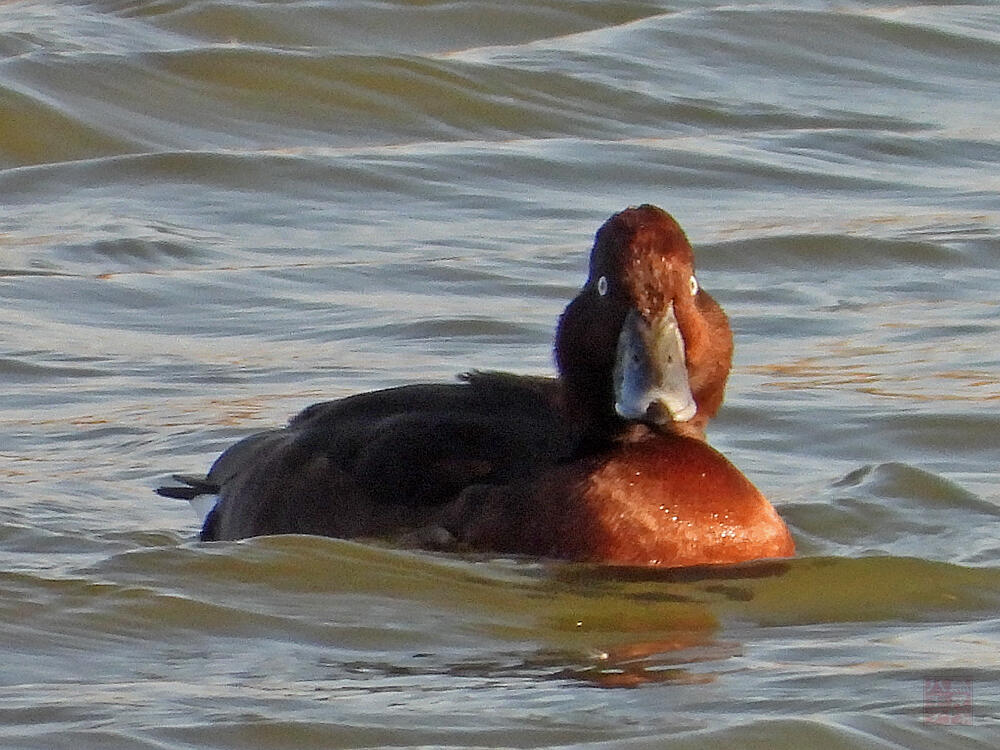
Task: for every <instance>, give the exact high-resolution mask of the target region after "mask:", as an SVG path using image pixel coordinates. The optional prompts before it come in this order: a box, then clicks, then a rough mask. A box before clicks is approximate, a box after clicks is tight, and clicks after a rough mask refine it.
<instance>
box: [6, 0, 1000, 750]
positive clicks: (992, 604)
mask: <svg viewBox="0 0 1000 750" xmlns="http://www.w3.org/2000/svg"><path fill="white" fill-rule="evenodd" d="M0 54H2V56H3V59H2V61H0V195H2V201H3V210H2V211H0V296H2V300H3V305H2V309H0V332H2V334H0V381H2V383H3V386H4V387H3V396H2V399H0V477H2V483H0V498H2V504H0V611H2V614H0V635H2V642H3V644H4V666H3V669H2V670H0V744H2V745H3V746H4V747H10V748H46V749H49V748H61V747H73V748H80V747H95V748H96V747H100V748H167V749H169V750H177V749H180V748H189V747H198V748H242V747H254V748H292V747H294V748H309V747H316V748H320V747H322V748H329V747H385V746H399V747H416V746H456V747H468V746H477V747H541V746H560V747H598V746H607V747H634V748H639V747H657V748H661V747H670V748H693V747H703V746H706V745H709V746H716V745H718V746H738V747H768V748H783V747H788V748H800V747H818V748H873V747H875V748H898V747H911V748H940V747H949V748H951V747H955V748H980V747H982V748H986V747H995V746H996V738H997V736H998V735H997V728H998V718H1000V687H998V676H1000V659H998V657H997V653H998V648H997V646H998V624H1000V617H998V612H1000V563H998V560H1000V539H998V534H997V531H996V529H997V528H998V527H997V522H998V520H1000V492H998V489H997V483H996V464H997V458H998V453H997V437H996V436H997V434H998V430H1000V418H998V415H997V409H996V406H997V404H998V401H1000V362H998V358H997V344H996V342H997V340H998V338H997V336H998V317H997V307H996V305H997V302H996V299H997V289H998V288H1000V263H998V257H1000V199H998V188H1000V182H998V177H997V173H998V172H997V163H998V161H1000V130H998V128H997V125H996V113H997V104H996V103H997V101H1000V11H998V10H997V8H996V6H995V5H993V4H991V3H967V4H961V5H958V4H955V5H952V4H934V5H931V4H929V5H919V6H914V5H906V4H898V3H883V2H855V3H837V4H831V3H825V2H810V3H778V2H769V3H761V4H756V5H728V6H727V5H717V4H714V3H710V2H674V3H667V2H657V1H654V0H646V1H644V2H589V1H587V0H566V1H561V0H560V1H555V0H552V1H549V2H539V1H534V0H532V1H526V2H521V3H510V4H499V3H492V2H473V1H470V2H456V3H435V2H427V3H405V2H375V1H374V0H357V1H356V2H345V3H335V2H321V1H320V0H314V1H312V2H283V3H261V2H234V1H230V0H216V1H212V0H209V1H206V2H193V1H191V0H172V1H170V2H142V3H140V2H135V1H134V0H107V1H105V2H90V3H85V2H46V1H42V0H38V1H36V2H7V3H4V4H2V5H0ZM644 201H649V202H653V203H657V204H659V205H661V206H663V207H664V208H666V209H668V210H669V211H671V212H672V213H673V214H674V215H675V216H676V217H677V218H678V220H679V221H680V223H681V224H682V226H684V227H685V228H686V229H687V231H688V234H689V236H690V237H691V239H692V242H693V243H694V244H695V247H696V252H697V257H698V262H699V269H700V274H699V275H700V279H701V282H702V284H703V285H704V287H705V288H706V289H708V290H709V291H711V293H712V294H713V295H714V296H715V297H716V298H717V299H719V301H720V302H721V303H722V304H723V305H724V306H725V307H726V309H727V310H728V312H729V314H730V316H731V319H732V321H733V326H734V329H735V333H736V342H737V351H736V361H735V369H734V375H733V377H732V378H731V381H730V387H729V391H728V397H727V403H726V406H725V407H724V408H723V411H722V413H721V415H720V417H719V419H718V420H717V421H716V422H715V423H714V426H713V430H712V432H711V434H710V438H711V440H712V442H713V444H715V445H716V446H717V447H719V448H720V449H721V450H722V451H723V452H725V453H726V454H727V455H728V456H729V457H730V458H731V459H732V460H733V461H734V462H735V463H736V464H737V465H738V466H740V467H741V468H742V469H743V470H744V471H745V472H746V473H747V474H748V475H749V476H750V477H751V478H752V479H753V480H754V481H755V483H756V484H757V485H758V486H759V487H760V488H761V489H762V490H763V491H764V492H765V494H767V495H768V496H769V497H770V498H771V499H772V501H773V502H774V504H775V505H776V506H777V508H778V509H779V511H780V512H781V513H782V515H783V516H784V517H785V518H786V519H787V520H788V522H789V524H790V526H791V528H792V530H793V532H794V534H795V536H796V539H797V542H798V545H799V550H800V555H799V557H798V558H797V559H795V560H793V561H790V562H787V563H781V564H770V563H767V564H761V565H752V566H747V567H746V568H743V569H738V570H729V571H724V572H723V573H716V574H709V573H708V572H705V571H702V572H699V573H696V574H695V573H673V572H664V571H660V572H648V571H635V570H616V569H610V570H609V569H603V568H599V567H597V568H595V567H586V566H573V565H565V564H555V563H549V562H544V561H537V560H511V559H495V558H490V557H478V556H477V557H456V556H445V555H435V554H428V553H421V552H417V551H412V550H402V549H395V548H392V547H388V546H384V545H364V544H358V543H354V542H345V541H338V540H328V539H310V538H292V537H289V538H272V539H257V540H250V541H246V542H241V543H233V544H214V545H202V544H199V543H197V542H196V541H194V538H195V535H196V532H197V522H196V519H195V516H194V515H193V514H192V513H191V512H190V509H188V508H187V507H186V505H185V504H183V503H177V502H172V501H169V500H166V499H163V498H159V497H156V496H155V495H153V494H152V488H153V487H155V486H157V485H158V484H159V483H160V482H161V481H162V480H163V479H164V478H166V476H167V475H168V474H169V473H170V472H173V471H187V472H197V471H199V470H204V469H205V468H206V466H207V465H208V463H209V462H210V461H211V460H212V459H213V458H214V456H215V455H216V454H217V453H218V452H219V451H220V450H222V449H223V448H224V447H226V446H227V445H229V444H231V443H232V442H234V441H235V440H237V439H238V438H240V437H241V436H244V435H247V434H249V433H251V432H253V431H255V430H259V429H262V428H265V427H270V426H273V425H276V424H281V423H282V422H283V421H284V420H285V419H286V418H287V417H288V416H289V415H291V414H292V413H294V412H295V411H297V410H298V409H300V408H301V407H303V406H305V405H307V404H309V403H311V402H313V401H315V400H318V399H325V398H333V397H337V396H343V395H347V394H350V393H354V392H357V391H361V390H370V389H373V388H379V387H384V386H390V385H396V384H401V383H405V382H412V381H416V380H422V381H447V380H449V379H451V378H452V377H453V376H454V374H455V373H458V372H461V371H463V370H466V369H469V368H472V367H478V368H502V369H507V370H514V371H517V372H524V373H549V372H551V371H552V364H551V354H550V347H551V335H552V330H553V327H554V321H555V318H556V316H557V315H558V314H559V312H560V311H561V309H562V307H563V305H564V304H565V302H566V300H568V299H569V298H570V297H571V296H572V295H573V294H574V293H575V290H576V289H577V288H578V286H579V284H580V283H581V281H582V279H583V274H584V268H585V263H586V253H587V250H588V249H589V244H590V241H591V238H592V235H593V232H594V231H595V230H596V228H597V227H598V226H599V225H600V223H601V222H603V221H604V219H606V218H607V217H608V216H609V215H610V214H611V213H613V212H615V211H617V210H620V209H621V208H623V207H625V206H626V205H629V204H634V203H639V202H644ZM944 680H947V681H948V682H942V681H944ZM943 689H947V690H949V691H950V693H945V694H942V693H941V692H940V691H941V690H943ZM970 692H971V695H970Z"/></svg>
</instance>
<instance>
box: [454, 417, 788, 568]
mask: <svg viewBox="0 0 1000 750" xmlns="http://www.w3.org/2000/svg"><path fill="white" fill-rule="evenodd" d="M450 514H451V515H450V518H449V521H448V523H449V526H450V528H451V529H452V531H453V533H456V535H457V536H458V537H459V538H460V539H461V540H462V541H463V542H465V543H467V544H469V545H471V546H473V547H475V548H478V549H493V550H496V551H500V552H509V553H521V554H529V555H542V556H546V557H555V558H563V559H569V560H577V561H587V562H608V563H616V564H623V565H661V566H678V567H679V566H687V565H707V564H717V563H736V562H744V561H748V560H755V559H759V558H766V557H788V556H790V555H793V554H794V552H795V545H794V542H793V541H792V537H791V535H790V534H789V532H788V528H787V527H786V526H785V523H784V522H783V521H782V520H781V518H780V517H779V516H778V514H777V513H776V512H775V510H774V508H773V507H772V506H771V504H770V503H769V502H768V501H767V500H766V499H765V498H764V496H763V495H761V494H760V492H758V490H757V489H756V488H755V487H754V486H753V485H752V484H751V483H750V481H749V480H747V478H746V477H745V476H743V474H742V473H741V472H740V471H739V470H738V469H737V468H736V467H735V466H733V465H732V464H731V463H730V462H729V461H728V460H726V458H725V457H724V456H723V455H722V454H721V453H719V452H718V451H716V450H714V449H713V448H711V447H710V446H708V445H707V444H705V443H704V442H702V441H700V440H697V439H692V438H688V437H683V436H672V435H669V436H665V435H656V436H650V437H647V438H646V439H643V440H641V441H639V442H635V443H625V444H622V445H619V446H616V447H615V448H614V449H613V450H611V451H609V452H606V453H603V454H599V455H593V456H590V457H587V458H585V459H581V460H579V461H577V462H574V463H571V464H567V465H564V466H560V467H558V468H556V469H553V470H552V471H549V472H547V473H546V474H545V475H544V476H542V477H539V478H537V479H536V480H534V481H531V482H527V483H524V484H522V485H520V486H508V487H493V488H487V487H481V488H470V489H469V490H467V491H466V493H465V495H463V497H462V498H460V500H459V502H458V503H456V505H455V506H454V507H453V508H452V509H450Z"/></svg>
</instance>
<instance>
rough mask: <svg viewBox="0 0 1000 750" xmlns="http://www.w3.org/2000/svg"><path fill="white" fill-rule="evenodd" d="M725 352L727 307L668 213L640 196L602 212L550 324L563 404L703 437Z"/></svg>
mask: <svg viewBox="0 0 1000 750" xmlns="http://www.w3.org/2000/svg"><path fill="white" fill-rule="evenodd" d="M732 353H733V336H732V331H731V330H730V328H729V321H728V320H727V318H726V314H725V313H724V312H723V311H722V308H721V307H720V306H719V305H718V303H717V302H716V301H715V300H714V299H712V297H711V296H710V295H709V294H708V292H706V291H705V290H704V289H702V288H701V285H700V284H699V283H698V279H697V277H696V276H695V269H694V253H693V252H692V250H691V245H690V244H689V243H688V241H687V237H686V236H685V235H684V231H683V230H682V229H681V228H680V226H679V225H678V224H677V222H676V221H675V220H674V219H673V217H672V216H670V214H668V213H667V212H665V211H663V210H662V209H660V208H657V207H656V206H651V205H643V206H638V207H636V208H628V209H626V210H625V211H622V212H621V213H618V214H615V215H614V216H612V217H611V218H610V219H608V221H606V222H605V223H604V225H603V226H602V227H601V228H600V229H599V230H598V231H597V236H596V238H595V240H594V247H593V250H592V251H591V255H590V270H589V274H588V276H587V281H586V283H585V284H584V286H583V288H582V289H581V290H580V293H579V294H578V295H577V296H576V297H575V298H574V299H573V300H572V301H571V302H570V303H569V305H568V306H567V307H566V310H565V311H564V312H563V314H562V317H561V318H560V319H559V326H558V329H557V331H556V343H555V354H556V365H557V367H558V369H559V375H560V379H561V380H562V382H563V384H564V386H565V392H566V395H567V399H568V400H569V402H570V404H571V405H572V406H574V407H575V408H578V409H582V410H583V411H584V412H585V414H586V415H587V417H588V418H589V420H590V421H591V423H592V424H594V425H595V426H597V427H598V428H599V429H608V426H609V425H611V424H618V425H621V424H622V423H635V422H640V423H644V424H646V425H649V426H651V427H653V428H654V429H657V430H659V431H664V432H680V433H684V434H692V435H696V436H703V433H704V427H705V424H706V423H707V422H708V420H709V419H710V418H711V417H713V416H714V415H715V413H716V412H717V411H718V409H719V406H720V405H721V404H722V399H723V396H724V393H725V386H726V379H727V378H728V376H729V369H730V365H731V362H732Z"/></svg>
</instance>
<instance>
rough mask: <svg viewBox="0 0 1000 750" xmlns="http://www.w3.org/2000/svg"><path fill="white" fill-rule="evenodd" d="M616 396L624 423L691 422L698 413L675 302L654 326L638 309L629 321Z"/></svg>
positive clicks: (619, 352) (618, 361) (620, 342)
mask: <svg viewBox="0 0 1000 750" xmlns="http://www.w3.org/2000/svg"><path fill="white" fill-rule="evenodd" d="M614 392H615V411H616V412H618V415H619V416H620V417H622V418H623V419H629V420H637V421H643V422H652V423H654V424H667V423H668V422H687V421H688V420H690V419H691V418H693V417H694V415H695V413H696V412H697V411H698V405H697V404H696V403H695V401H694V396H693V395H692V394H691V385H690V383H689V382H688V373H687V363H686V360H685V357H684V337H683V336H681V331H680V328H679V327H678V325H677V317H676V315H674V304H673V302H671V303H670V304H669V306H668V307H667V310H666V312H665V313H664V314H663V315H662V316H661V317H659V318H657V319H655V320H653V321H652V322H650V321H647V320H646V319H645V318H643V316H642V315H640V314H639V312H638V311H636V310H630V311H629V313H628V315H627V316H626V317H625V323H624V324H623V325H622V330H621V333H620V334H619V336H618V350H617V353H616V355H615V368H614Z"/></svg>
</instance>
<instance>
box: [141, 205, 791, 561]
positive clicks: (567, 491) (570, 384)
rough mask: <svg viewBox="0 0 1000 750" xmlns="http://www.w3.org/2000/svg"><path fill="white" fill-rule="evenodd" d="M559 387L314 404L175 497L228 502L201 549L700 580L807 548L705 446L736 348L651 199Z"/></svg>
mask: <svg viewBox="0 0 1000 750" xmlns="http://www.w3.org/2000/svg"><path fill="white" fill-rule="evenodd" d="M554 354H555V364H556V371H557V375H556V377H545V376H535V375H518V374H513V373H506V372H492V371H471V372H468V373H465V374H463V375H461V376H460V377H459V379H458V382H452V383H420V384H412V385H404V386H399V387H395V388H387V389H382V390H377V391H371V392H367V393H360V394H355V395H352V396H347V397H345V398H341V399H338V400H334V401H327V402H322V403H318V404H313V405H312V406H309V407H307V408H305V409H304V410H303V411H301V412H300V413H299V414H297V415H296V416H294V417H293V418H292V419H291V420H290V421H289V423H288V424H287V426H284V427H280V428H276V429H271V430H266V431H264V432H260V433H257V434H254V435H251V436H249V437H246V438H244V439H243V440H241V441H239V442H237V443H236V444H235V445H233V446H232V447H230V448H229V449H227V450H226V451H224V452H223V453H222V455H220V456H219V458H218V459H216V461H215V462H214V463H213V464H212V466H211V468H210V469H209V471H208V474H207V475H205V476H191V475H174V479H175V480H177V481H178V484H176V485H168V486H163V487H160V488H158V489H157V490H156V491H157V492H158V493H159V494H160V495H163V496H166V497H172V498H181V499H186V500H189V501H191V502H192V503H195V502H198V501H204V500H205V499H206V498H207V499H209V503H208V505H209V506H210V509H209V511H208V513H207V516H206V517H205V519H204V522H203V524H202V527H201V532H200V535H199V538H200V539H201V540H202V541H206V542H209V541H224V540H238V539H244V538H248V537H255V536H264V535H272V534H314V535H322V536H329V537H338V538H346V539H359V538H360V539H365V538H369V539H379V538H382V539H386V538H388V539H402V538H404V537H405V538H406V539H407V540H413V539H416V540H418V542H417V543H418V544H419V545H420V546H426V547H431V548H436V549H441V548H446V549H455V550H466V551H475V552H482V553H492V554H511V555H523V556H530V557H537V558H548V559H559V560H566V561H573V562H583V563H599V564H614V565H639V566H659V567H689V566H700V565H715V564H734V563H743V562H748V561H752V560H757V559H762V558H782V557H790V556H792V555H794V553H795V545H794V540H793V538H792V536H791V533H790V532H789V530H788V527H787V526H786V524H785V523H784V521H783V520H782V519H781V517H780V516H779V514H778V513H777V511H776V510H775V508H774V507H773V506H772V505H771V503H770V502H769V501H768V500H767V499H766V498H765V497H764V496H763V495H762V494H761V492H760V491H759V490H758V489H757V488H756V487H755V486H754V485H753V484H752V483H751V482H750V480H749V479H747V478H746V476H745V475H744V474H743V473H742V472H741V471H740V470H739V469H738V468H736V466H735V465H734V464H732V463H731V462H730V461H729V460H728V459H727V458H726V457H725V456H723V455H722V454H721V453H720V452H719V451H717V450H716V449H714V448H712V447H711V446H710V445H709V444H708V442H707V439H706V428H707V425H708V423H709V421H710V420H711V419H712V418H713V417H714V416H715V415H716V414H717V412H718V410H719V408H720V407H721V405H722V403H723V400H724V394H725V386H726V381H727V379H728V376H729V372H730V369H731V365H732V354H733V335H732V330H731V328H730V326H729V321H728V318H727V316H726V314H725V312H724V311H723V309H722V307H721V306H720V305H719V304H718V302H716V301H715V299H714V298H713V297H712V296H711V295H710V294H709V293H708V292H707V291H706V290H705V289H703V288H702V286H701V284H700V282H699V280H698V277H697V276H696V274H695V266H694V252H693V250H692V248H691V245H690V243H689V242H688V239H687V237H686V235H685V233H684V231H683V230H682V229H681V227H680V225H679V224H678V223H677V221H676V220H675V219H674V218H673V217H672V216H671V215H670V214H669V213H667V212H666V211H664V210H663V209H661V208H659V207H657V206H654V205H651V204H643V205H639V206H633V207H629V208H626V209H625V210H623V211H620V212H618V213H616V214H614V215H613V216H611V217H610V218H609V219H608V220H607V221H606V222H604V224H603V225H602V226H601V227H600V228H599V229H598V231H597V233H596V235H595V238H594V243H593V246H592V249H591V252H590V260H589V268H588V273H587V278H586V280H585V281H584V283H583V286H582V288H581V289H580V291H579V293H578V294H577V295H576V296H575V297H574V298H573V299H572V300H571V301H570V302H569V304H568V305H567V306H566V308H565V310H564V311H563V313H562V315H561V316H560V317H559V320H558V322H557V325H556V333H555V343H554Z"/></svg>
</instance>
